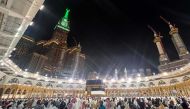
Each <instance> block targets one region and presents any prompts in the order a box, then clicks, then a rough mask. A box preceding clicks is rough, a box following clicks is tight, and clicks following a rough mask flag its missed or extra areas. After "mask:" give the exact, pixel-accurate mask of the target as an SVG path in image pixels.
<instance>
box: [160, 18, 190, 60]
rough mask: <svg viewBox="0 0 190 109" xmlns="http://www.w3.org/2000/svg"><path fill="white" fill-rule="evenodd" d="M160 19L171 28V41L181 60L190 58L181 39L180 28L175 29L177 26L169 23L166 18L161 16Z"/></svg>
mask: <svg viewBox="0 0 190 109" xmlns="http://www.w3.org/2000/svg"><path fill="white" fill-rule="evenodd" d="M160 18H161V19H162V20H163V21H164V22H166V23H167V24H168V25H169V27H170V32H169V34H170V35H171V39H172V41H173V44H174V46H175V48H176V50H177V52H178V55H179V57H180V59H184V58H189V57H190V55H189V51H188V50H187V48H186V46H185V44H184V42H183V40H182V39H181V36H180V35H179V32H178V28H177V27H175V25H172V24H171V23H170V22H169V21H167V20H166V19H165V18H163V17H162V16H160Z"/></svg>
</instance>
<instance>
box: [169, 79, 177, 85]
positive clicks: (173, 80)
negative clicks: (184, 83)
mask: <svg viewBox="0 0 190 109" xmlns="http://www.w3.org/2000/svg"><path fill="white" fill-rule="evenodd" d="M177 82H179V81H178V80H177V79H172V80H171V81H170V84H175V83H177Z"/></svg>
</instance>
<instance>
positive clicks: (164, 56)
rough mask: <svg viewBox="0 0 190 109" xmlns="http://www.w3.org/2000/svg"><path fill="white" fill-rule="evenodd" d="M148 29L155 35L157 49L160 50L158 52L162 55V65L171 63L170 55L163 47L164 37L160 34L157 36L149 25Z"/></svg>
mask: <svg viewBox="0 0 190 109" xmlns="http://www.w3.org/2000/svg"><path fill="white" fill-rule="evenodd" d="M148 28H149V29H150V30H151V31H152V32H153V33H154V43H155V44H156V46H157V48H158V52H159V55H160V59H159V61H160V64H161V65H162V64H166V63H168V62H169V58H168V55H167V53H166V51H165V49H164V47H163V44H162V40H161V38H162V36H160V34H157V32H156V31H155V30H154V29H153V28H152V27H151V26H149V25H148Z"/></svg>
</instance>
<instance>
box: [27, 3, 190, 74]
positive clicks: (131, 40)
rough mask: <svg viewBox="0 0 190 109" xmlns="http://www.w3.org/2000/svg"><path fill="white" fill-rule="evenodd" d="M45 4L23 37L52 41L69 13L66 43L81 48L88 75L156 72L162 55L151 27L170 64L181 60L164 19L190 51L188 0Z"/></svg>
mask: <svg viewBox="0 0 190 109" xmlns="http://www.w3.org/2000/svg"><path fill="white" fill-rule="evenodd" d="M44 5H45V9H44V10H43V11H39V12H38V14H37V15H36V17H35V18H34V20H33V21H34V25H33V26H32V27H29V28H28V29H27V31H26V32H25V34H26V35H29V36H31V37H33V38H34V39H35V40H37V41H39V40H42V39H43V40H47V39H50V38H51V36H52V33H53V29H54V27H55V25H56V24H57V22H58V20H59V19H60V18H61V17H62V16H63V15H64V13H65V9H66V8H70V10H71V11H70V18H69V19H70V28H71V31H70V34H69V37H68V40H69V42H70V43H71V42H72V41H73V39H76V40H77V41H78V42H80V43H81V46H82V52H83V53H85V54H86V66H87V71H97V72H100V73H107V72H113V71H114V69H115V68H117V69H118V70H123V69H124V67H126V68H127V69H129V70H131V69H139V68H152V69H154V70H155V71H156V69H157V66H158V64H159V61H158V59H159V55H158V50H157V48H156V45H155V44H154V43H153V39H154V37H153V33H152V32H151V31H150V30H149V29H148V28H147V25H148V24H150V25H151V26H153V28H155V30H157V31H159V32H161V34H162V35H163V36H164V38H163V43H164V46H165V48H166V51H167V53H168V55H169V57H170V59H171V60H176V59H178V56H177V52H176V50H175V48H174V45H173V43H172V41H171V39H170V36H169V28H168V25H167V24H165V23H164V22H163V21H162V20H161V19H160V18H159V16H160V15H162V16H164V17H165V18H166V19H167V20H169V21H171V23H173V24H176V26H177V27H179V30H180V35H181V36H182V39H183V40H184V42H185V44H186V45H187V48H188V49H190V40H189V39H190V38H189V36H190V8H189V6H190V0H46V1H45V3H44Z"/></svg>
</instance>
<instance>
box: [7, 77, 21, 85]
mask: <svg viewBox="0 0 190 109" xmlns="http://www.w3.org/2000/svg"><path fill="white" fill-rule="evenodd" d="M8 83H11V84H19V80H18V79H17V78H13V79H11V80H9V81H8Z"/></svg>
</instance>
